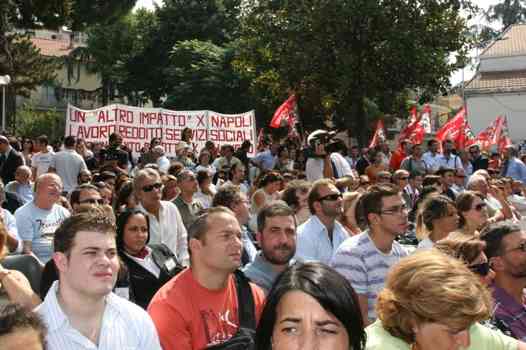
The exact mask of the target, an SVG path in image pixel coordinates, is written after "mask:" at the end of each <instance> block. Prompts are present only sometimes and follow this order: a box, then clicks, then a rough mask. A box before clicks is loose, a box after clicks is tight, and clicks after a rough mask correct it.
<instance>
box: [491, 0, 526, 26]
mask: <svg viewBox="0 0 526 350" xmlns="http://www.w3.org/2000/svg"><path fill="white" fill-rule="evenodd" d="M486 19H487V20H488V21H489V22H500V23H502V29H506V28H508V27H509V26H510V25H512V24H516V23H522V22H524V21H525V20H526V0H502V1H501V2H499V3H498V4H495V5H492V6H490V7H489V9H488V11H487V13H486Z"/></svg>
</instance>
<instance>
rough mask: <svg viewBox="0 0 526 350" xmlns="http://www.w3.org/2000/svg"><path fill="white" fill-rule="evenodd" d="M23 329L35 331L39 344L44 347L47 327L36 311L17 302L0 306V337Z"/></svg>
mask: <svg viewBox="0 0 526 350" xmlns="http://www.w3.org/2000/svg"><path fill="white" fill-rule="evenodd" d="M25 329H33V330H34V331H36V332H37V333H38V339H39V340H40V344H41V345H42V347H43V348H44V349H45V348H46V334H47V328H46V325H45V323H44V321H43V320H42V319H41V318H40V316H39V315H38V314H37V313H36V312H33V311H29V310H26V309H24V308H23V307H22V306H21V305H18V304H7V305H6V306H4V307H3V308H0V338H1V337H3V336H6V335H12V334H13V333H15V332H16V331H18V330H25Z"/></svg>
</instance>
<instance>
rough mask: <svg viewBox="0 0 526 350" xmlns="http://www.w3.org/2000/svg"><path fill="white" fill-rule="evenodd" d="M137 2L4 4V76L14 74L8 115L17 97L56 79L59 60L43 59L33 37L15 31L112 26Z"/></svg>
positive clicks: (0, 34) (0, 25) (0, 52)
mask: <svg viewBox="0 0 526 350" xmlns="http://www.w3.org/2000/svg"><path fill="white" fill-rule="evenodd" d="M135 3H136V0H32V1H26V0H2V1H0V75H6V74H8V75H10V76H11V79H12V83H11V84H10V86H9V90H8V91H9V94H8V100H7V105H8V116H9V115H13V114H14V109H15V96H16V95H23V96H27V95H28V94H29V92H30V91H31V90H33V89H34V88H35V87H36V86H38V85H41V84H43V83H45V82H49V81H50V80H51V79H53V78H54V72H55V69H56V68H57V65H56V63H57V62H56V61H53V60H50V59H47V58H43V57H41V56H40V53H39V51H38V50H37V49H36V48H35V47H34V46H33V45H32V43H31V41H30V40H29V38H28V37H27V36H25V35H23V34H20V33H16V32H15V29H24V30H29V29H39V28H49V29H57V28H58V27H60V26H62V25H66V26H68V27H69V28H72V29H74V30H82V29H84V28H85V27H86V26H87V25H92V24H94V23H108V22H110V21H114V20H115V19H116V18H119V17H120V16H122V15H123V14H125V13H127V12H129V11H130V10H131V9H132V8H133V6H134V5H135Z"/></svg>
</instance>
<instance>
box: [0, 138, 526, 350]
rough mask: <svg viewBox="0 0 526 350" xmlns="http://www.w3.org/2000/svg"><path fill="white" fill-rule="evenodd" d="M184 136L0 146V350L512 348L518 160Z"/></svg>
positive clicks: (520, 329)
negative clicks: (201, 142)
mask: <svg viewBox="0 0 526 350" xmlns="http://www.w3.org/2000/svg"><path fill="white" fill-rule="evenodd" d="M182 135H183V139H182V140H181V141H180V142H179V143H178V144H177V147H176V148H175V149H176V154H175V155H167V154H165V152H164V149H163V146H162V140H161V139H158V138H154V139H152V140H151V142H150V143H149V145H147V146H146V147H145V148H144V149H143V150H142V151H141V152H140V153H139V154H132V153H131V152H130V151H129V150H128V149H127V148H126V147H125V146H124V145H123V138H122V137H121V135H119V134H112V135H111V136H110V137H109V139H108V144H107V145H106V146H104V145H103V144H99V143H89V142H85V141H84V140H81V139H77V138H75V137H73V136H67V137H65V138H64V140H63V142H61V143H60V144H54V145H51V144H50V143H49V141H48V138H47V137H46V136H45V135H42V136H40V137H38V138H36V139H34V140H31V139H18V138H15V137H9V136H1V135H0V177H1V180H2V181H1V182H0V204H1V205H2V210H1V211H0V218H1V220H0V348H1V349H18V348H22V347H24V348H26V349H28V350H33V349H51V350H54V349H61V350H63V349H164V350H169V349H177V350H179V349H181V350H182V349H195V350H201V349H257V350H269V349H278V350H284V349H287V350H288V349H334V350H347V349H353V350H357V349H371V350H372V349H382V350H384V349H385V350H389V349H412V350H424V349H437V350H445V349H488V350H489V349H491V350H495V349H497V350H498V349H514V350H515V349H519V350H524V349H526V343H523V341H526V311H525V310H526V303H525V299H524V292H523V290H524V288H525V287H526V232H525V231H524V229H523V227H524V221H523V215H526V188H525V185H526V165H525V164H524V162H523V160H522V159H523V158H524V157H523V156H524V155H523V154H522V151H521V149H520V147H517V146H514V145H510V146H508V147H507V148H506V149H505V151H504V152H503V154H496V155H495V154H494V153H491V154H488V153H487V152H482V151H481V149H480V148H479V146H478V145H471V146H470V147H468V148H467V149H455V144H454V143H453V142H452V141H450V140H446V141H444V142H442V143H441V142H439V141H437V140H435V139H431V140H429V141H428V142H427V143H426V145H420V144H412V143H411V142H410V141H408V140H401V142H400V146H399V147H397V148H396V149H394V148H392V147H390V146H389V145H388V144H387V143H382V144H380V145H378V146H376V147H374V148H360V147H359V146H356V145H347V143H346V142H345V141H344V140H340V139H338V138H337V137H335V136H334V135H333V134H332V133H329V132H327V131H324V130H317V131H314V132H312V133H311V134H310V135H309V137H308V138H307V140H306V145H300V144H297V143H295V142H292V141H291V140H288V139H287V140H272V139H271V138H269V139H268V140H263V142H262V143H261V144H260V145H257V146H256V145H252V144H251V143H250V142H248V141H246V142H244V143H243V144H242V145H241V146H240V147H239V148H238V149H234V147H233V146H232V145H222V146H221V147H219V148H218V147H216V145H215V144H214V143H213V142H207V143H206V145H205V147H204V148H203V149H201V150H200V151H199V153H197V154H194V153H193V152H192V150H193V149H194V148H193V147H192V130H190V129H185V130H184V131H183V133H182ZM253 147H257V148H258V149H257V150H256V152H255V156H250V154H251V150H252V148H253ZM424 148H426V149H425V150H424Z"/></svg>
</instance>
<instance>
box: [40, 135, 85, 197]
mask: <svg viewBox="0 0 526 350" xmlns="http://www.w3.org/2000/svg"><path fill="white" fill-rule="evenodd" d="M75 143H76V139H75V136H68V137H66V138H65V139H64V150H63V151H60V152H58V153H56V154H55V156H54V157H53V159H52V160H51V164H50V165H49V171H50V172H54V173H57V175H58V176H60V178H61V179H62V182H63V184H64V192H67V193H70V192H71V191H73V189H74V188H75V187H77V186H78V182H77V181H78V180H77V179H78V176H79V173H80V171H81V170H86V169H88V167H87V166H86V163H85V162H84V159H83V158H82V157H81V156H80V154H78V153H77V152H76V151H75Z"/></svg>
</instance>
